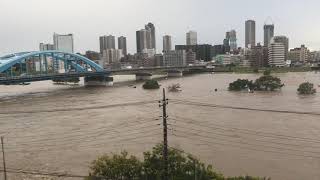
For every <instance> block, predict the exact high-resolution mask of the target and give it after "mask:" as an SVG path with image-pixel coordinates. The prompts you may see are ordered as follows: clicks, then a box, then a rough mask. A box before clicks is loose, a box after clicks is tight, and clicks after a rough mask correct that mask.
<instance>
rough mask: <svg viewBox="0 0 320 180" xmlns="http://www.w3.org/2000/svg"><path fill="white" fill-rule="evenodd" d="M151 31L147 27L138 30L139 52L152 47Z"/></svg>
mask: <svg viewBox="0 0 320 180" xmlns="http://www.w3.org/2000/svg"><path fill="white" fill-rule="evenodd" d="M150 35H151V32H150V31H147V30H145V29H141V30H139V31H137V32H136V38H137V53H142V51H143V50H144V49H151V46H150V44H151V42H150V38H148V37H150Z"/></svg>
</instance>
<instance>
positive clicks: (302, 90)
mask: <svg viewBox="0 0 320 180" xmlns="http://www.w3.org/2000/svg"><path fill="white" fill-rule="evenodd" d="M297 91H298V93H299V94H315V93H316V92H317V90H316V89H315V88H313V84H312V83H309V82H305V83H302V84H300V86H299V88H298V89H297Z"/></svg>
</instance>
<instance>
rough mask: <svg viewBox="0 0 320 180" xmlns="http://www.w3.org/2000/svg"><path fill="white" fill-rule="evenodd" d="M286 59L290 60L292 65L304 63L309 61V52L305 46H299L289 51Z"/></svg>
mask: <svg viewBox="0 0 320 180" xmlns="http://www.w3.org/2000/svg"><path fill="white" fill-rule="evenodd" d="M288 59H289V60H291V62H292V63H296V62H300V63H306V62H308V61H310V60H311V59H310V51H309V49H308V48H307V47H305V45H301V47H299V48H294V49H290V51H289V55H288Z"/></svg>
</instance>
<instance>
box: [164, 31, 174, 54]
mask: <svg viewBox="0 0 320 180" xmlns="http://www.w3.org/2000/svg"><path fill="white" fill-rule="evenodd" d="M171 43H172V42H171V36H169V35H165V36H163V52H166V51H171V50H172V44H171Z"/></svg>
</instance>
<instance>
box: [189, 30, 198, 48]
mask: <svg viewBox="0 0 320 180" xmlns="http://www.w3.org/2000/svg"><path fill="white" fill-rule="evenodd" d="M186 41H187V45H197V44H198V40H197V32H195V31H189V32H187V34H186Z"/></svg>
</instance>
